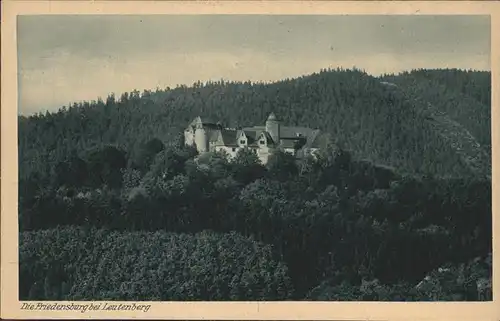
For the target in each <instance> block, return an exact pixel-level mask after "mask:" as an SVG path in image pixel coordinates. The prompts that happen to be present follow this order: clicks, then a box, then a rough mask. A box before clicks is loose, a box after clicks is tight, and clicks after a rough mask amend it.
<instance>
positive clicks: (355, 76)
mask: <svg viewBox="0 0 500 321" xmlns="http://www.w3.org/2000/svg"><path fill="white" fill-rule="evenodd" d="M457 73H458V74H460V75H461V77H462V78H463V79H465V80H464V81H463V83H465V84H466V85H463V83H460V84H457V81H456V80H455V79H456V78H457V77H455V76H454V75H456V74H457ZM428 74H429V75H430V76H428ZM476 79H479V80H476ZM485 79H487V78H485V74H484V73H473V72H469V73H467V72H460V71H453V70H448V71H447V70H443V71H439V72H436V71H415V72H412V73H406V74H401V75H396V76H394V75H393V76H386V77H384V78H383V79H382V80H386V81H391V82H393V83H396V84H398V86H400V87H401V88H404V92H405V93H406V96H405V95H402V94H401V92H399V91H394V89H393V88H391V87H390V86H387V85H384V84H383V83H381V79H377V78H374V77H372V76H369V75H367V74H366V73H363V72H361V71H359V70H324V71H321V72H319V73H315V74H312V75H308V76H304V77H301V78H297V79H286V80H283V81H280V82H276V83H271V84H252V83H250V82H245V83H234V82H224V81H220V82H209V83H206V84H202V83H196V84H194V85H193V86H192V87H186V86H179V87H177V88H173V89H170V88H167V89H165V90H160V89H158V90H156V91H153V92H151V91H147V90H146V91H144V92H142V93H140V92H138V91H134V92H131V93H124V94H122V95H121V96H120V97H119V99H118V98H115V97H114V96H113V95H111V96H110V97H107V99H106V101H102V100H98V101H94V102H84V103H81V104H74V105H73V106H70V107H63V108H62V109H61V110H59V111H58V112H56V113H46V114H44V115H35V116H31V117H20V118H19V161H20V175H21V177H27V176H31V175H32V174H34V173H37V176H41V177H44V176H45V177H48V176H49V173H50V172H51V171H52V167H53V166H54V165H55V164H56V163H57V162H59V161H61V160H63V159H65V158H66V156H67V155H71V154H74V153H77V154H79V155H80V156H83V155H84V154H85V153H87V151H88V150H89V149H92V148H93V147H96V146H102V145H103V144H109V143H111V144H116V145H118V146H119V147H121V148H122V149H124V150H125V151H126V152H127V153H128V155H129V157H131V158H132V159H133V158H134V157H135V156H136V154H137V153H138V152H139V149H140V146H141V145H142V144H144V143H145V142H146V141H149V140H150V139H152V138H155V137H156V138H159V139H160V140H162V141H163V142H165V143H168V142H169V141H170V140H172V139H173V138H174V137H175V136H176V135H177V134H178V133H179V131H181V130H183V129H184V126H185V125H186V124H187V123H188V121H190V120H191V119H192V118H194V117H195V116H197V115H206V116H213V117H215V118H218V119H221V120H222V121H223V122H224V123H225V124H226V125H229V126H237V125H242V126H245V125H253V124H255V123H262V122H263V121H264V119H265V117H266V115H268V114H269V113H270V112H271V111H272V112H275V113H276V114H278V115H279V116H280V117H281V118H282V120H283V122H284V123H286V124H289V125H304V126H309V127H316V128H320V129H322V130H324V131H327V132H329V133H331V134H332V136H333V137H334V139H335V140H336V141H337V142H338V144H339V145H341V146H343V147H344V148H345V149H348V150H350V151H351V152H352V153H353V155H354V156H355V157H357V158H362V159H367V160H370V161H373V162H376V163H380V164H384V165H388V166H392V167H395V168H397V169H398V170H399V171H402V172H407V173H413V174H429V175H438V176H443V177H446V176H464V175H465V176H467V175H471V174H475V172H474V170H471V169H470V166H469V165H468V163H467V161H466V160H464V157H463V155H461V154H460V152H457V150H456V148H454V147H453V146H451V145H450V142H449V141H447V140H446V139H443V137H442V135H441V134H440V133H439V131H436V130H434V128H433V126H434V125H433V124H432V123H431V122H430V121H429V119H428V118H427V117H425V115H423V114H422V113H421V112H420V110H419V109H420V107H421V106H422V103H420V102H419V103H417V104H415V103H414V102H413V101H412V99H413V98H416V97H418V98H423V99H424V100H425V101H426V102H429V103H432V105H433V106H435V107H436V108H437V109H439V110H440V111H442V112H445V113H447V114H449V115H450V117H451V118H453V120H455V121H456V122H458V123H459V124H462V125H463V126H464V127H466V128H467V129H468V131H469V132H470V133H471V134H472V135H474V137H475V138H476V139H477V141H479V142H480V144H481V145H482V146H484V149H485V150H487V149H488V147H489V146H490V144H491V143H490V130H489V129H490V128H489V122H490V111H489V107H488V105H487V103H488V102H489V100H488V97H489V96H488V93H489V91H490V89H489V88H490V87H488V86H489V83H487V82H485ZM436 82H439V86H436V84H435V83H436ZM467 84H473V85H467ZM408 95H410V96H411V99H409V98H408ZM468 152H469V151H468ZM470 152H471V153H472V152H473V150H471V151H470Z"/></svg>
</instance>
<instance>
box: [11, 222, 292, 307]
mask: <svg viewBox="0 0 500 321" xmlns="http://www.w3.org/2000/svg"><path fill="white" fill-rule="evenodd" d="M20 261H21V264H20V276H21V278H20V286H19V288H20V297H21V298H22V299H23V300H42V299H50V300H116V299H119V300H134V301H152V300H161V301H177V300H182V301H186V300H283V299H286V298H288V297H289V296H290V294H291V292H292V287H291V284H290V279H289V277H288V276H287V268H286V266H285V265H284V264H282V263H280V262H279V261H276V260H275V259H274V258H273V255H272V251H271V247H270V246H268V245H264V244H261V243H258V242H255V241H254V240H252V239H251V238H246V237H243V236H240V235H238V234H236V233H229V234H215V233H213V232H200V233H197V234H194V235H187V234H172V233H165V232H134V233H117V232H111V233H110V232H108V231H105V230H98V229H90V230H87V229H82V228H74V227H71V228H64V229H55V230H54V229H51V230H44V231H38V232H24V233H21V235H20Z"/></svg>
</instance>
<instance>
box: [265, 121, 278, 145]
mask: <svg viewBox="0 0 500 321" xmlns="http://www.w3.org/2000/svg"><path fill="white" fill-rule="evenodd" d="M266 132H268V133H269V135H271V138H272V139H273V141H274V143H275V144H279V142H280V121H279V120H278V118H276V115H275V114H274V113H271V114H270V115H269V117H267V120H266Z"/></svg>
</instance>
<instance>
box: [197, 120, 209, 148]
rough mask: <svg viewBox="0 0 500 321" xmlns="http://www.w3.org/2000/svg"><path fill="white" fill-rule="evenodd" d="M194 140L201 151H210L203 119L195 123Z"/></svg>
mask: <svg viewBox="0 0 500 321" xmlns="http://www.w3.org/2000/svg"><path fill="white" fill-rule="evenodd" d="M194 142H195V144H196V149H197V150H198V152H199V153H204V152H207V151H208V133H207V130H206V129H205V127H204V126H203V123H202V122H201V121H200V122H198V123H197V124H196V125H195V132H194Z"/></svg>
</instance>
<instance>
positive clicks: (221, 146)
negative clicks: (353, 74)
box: [184, 113, 327, 164]
mask: <svg viewBox="0 0 500 321" xmlns="http://www.w3.org/2000/svg"><path fill="white" fill-rule="evenodd" d="M326 137H327V136H326V135H323V134H322V133H321V132H320V130H318V129H311V128H307V127H291V126H283V125H282V124H281V122H280V121H279V120H278V118H277V117H276V116H275V115H274V113H271V114H270V115H269V117H268V118H267V120H266V122H265V124H264V126H253V127H244V128H240V129H235V128H224V127H223V126H222V125H221V124H220V123H219V122H215V121H213V120H210V119H203V118H201V117H196V118H195V119H194V120H193V121H192V122H191V123H190V124H189V125H188V126H187V128H186V129H185V131H184V139H185V143H186V145H190V146H195V147H196V149H197V150H198V152H199V153H200V154H201V153H204V152H210V151H221V150H223V151H225V152H226V153H227V154H228V155H229V158H233V157H235V156H236V154H237V153H238V151H239V150H240V149H242V148H249V149H251V150H254V151H255V152H256V154H257V156H258V157H259V159H260V160H261V162H262V163H263V164H266V163H267V161H268V159H269V156H270V155H271V154H272V153H273V152H274V151H276V150H281V151H284V152H287V153H290V154H292V155H294V156H296V157H297V158H301V157H304V156H306V155H313V156H314V155H315V152H316V151H317V150H318V149H319V148H320V146H323V144H324V143H325V138H326Z"/></svg>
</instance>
